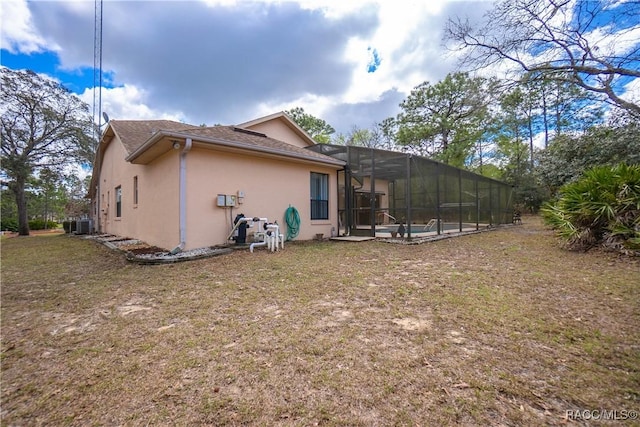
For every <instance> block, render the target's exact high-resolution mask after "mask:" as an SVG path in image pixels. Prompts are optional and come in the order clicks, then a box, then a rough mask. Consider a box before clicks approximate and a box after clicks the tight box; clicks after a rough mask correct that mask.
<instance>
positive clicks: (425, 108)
mask: <svg viewBox="0 0 640 427" xmlns="http://www.w3.org/2000/svg"><path fill="white" fill-rule="evenodd" d="M490 85H491V82H490V81H489V80H487V79H484V78H481V77H474V78H472V77H469V75H468V74H466V73H454V74H448V75H447V76H446V77H445V78H444V80H441V81H440V82H438V83H436V84H434V85H432V84H430V83H429V82H424V83H421V84H420V85H418V86H417V87H415V88H414V89H413V90H412V91H411V94H410V95H409V96H408V97H407V99H405V100H404V101H402V103H401V104H400V108H401V109H402V112H401V113H400V114H398V116H397V117H396V119H395V121H385V122H384V123H383V126H384V129H385V131H386V132H388V131H389V129H392V128H393V127H396V129H397V130H396V141H397V143H398V144H399V145H403V146H406V147H410V148H413V149H416V150H417V151H418V152H419V153H420V154H423V155H425V154H426V155H428V156H431V157H433V158H436V159H438V160H441V161H443V162H445V163H448V164H451V165H454V166H463V165H464V163H465V160H466V158H467V156H468V154H469V152H470V150H471V148H472V147H473V145H474V144H475V143H476V142H477V141H478V140H479V139H480V138H481V137H482V134H483V133H484V129H483V122H484V120H485V119H486V116H487V105H488V103H489V101H488V97H487V93H489V86H490Z"/></svg>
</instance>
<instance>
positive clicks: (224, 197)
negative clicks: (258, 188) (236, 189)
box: [216, 194, 237, 208]
mask: <svg viewBox="0 0 640 427" xmlns="http://www.w3.org/2000/svg"><path fill="white" fill-rule="evenodd" d="M236 203H237V198H236V196H235V194H218V196H217V197H216V206H219V207H221V208H226V207H234V206H236Z"/></svg>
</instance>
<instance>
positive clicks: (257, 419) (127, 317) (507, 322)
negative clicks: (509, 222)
mask: <svg viewBox="0 0 640 427" xmlns="http://www.w3.org/2000/svg"><path fill="white" fill-rule="evenodd" d="M523 222H524V224H523V225H521V226H513V227H505V228H502V229H498V230H495V231H491V232H485V233H480V234H474V235H468V236H464V237H458V238H454V239H448V240H442V241H438V242H432V243H426V244H422V245H412V246H408V245H395V244H389V243H384V242H364V243H348V242H305V243H295V244H288V245H287V246H286V248H285V250H284V251H281V252H278V253H269V252H267V251H265V250H259V249H258V250H256V251H255V253H253V254H251V253H249V251H248V250H247V251H235V252H234V253H232V254H229V255H222V256H219V257H214V258H208V259H201V260H197V261H190V262H184V263H177V264H168V265H155V266H146V265H138V264H131V263H128V262H127V261H126V260H125V259H124V257H123V255H122V254H119V253H115V252H113V251H110V250H109V249H107V248H106V247H104V246H101V245H99V244H97V243H95V242H93V241H89V240H84V239H80V238H76V237H68V236H65V235H53V236H51V235H50V236H34V237H21V238H12V239H3V240H2V265H1V269H2V271H1V279H2V288H1V292H2V293H1V309H2V315H1V321H2V324H1V332H2V334H1V335H2V346H1V351H2V353H1V354H2V359H1V360H2V378H1V388H2V390H1V391H2V393H1V398H2V399H1V420H2V425H7V426H8V425H131V426H137V425H147V424H148V425H203V424H206V425H260V426H262V425H283V426H289V425H300V426H309V425H329V426H332V425H333V426H338V425H339V426H342V425H349V426H376V425H380V426H383V425H384V426H387V425H422V426H435V425H566V423H567V422H568V425H582V423H584V420H582V421H580V420H578V421H574V420H573V419H571V418H573V416H572V415H571V413H569V414H570V416H569V418H570V419H566V418H567V411H577V410H603V409H604V410H607V411H617V412H616V413H615V414H614V415H616V416H618V417H619V418H629V419H626V420H622V421H616V422H614V424H612V425H633V424H634V423H637V422H638V421H634V420H632V419H630V418H632V416H633V414H635V412H633V411H636V410H640V260H638V259H637V258H636V259H632V258H624V257H618V256H616V255H613V254H609V253H603V252H598V251H595V252H588V253H575V252H568V251H564V250H562V249H560V248H559V245H558V242H557V241H556V239H555V238H554V236H553V234H552V233H551V232H549V231H548V230H545V229H544V228H543V227H542V226H541V224H540V221H539V220H538V218H536V217H525V218H524V219H523ZM262 249H263V248H262ZM623 411H627V412H623ZM595 415H596V416H598V413H595ZM609 415H611V414H609ZM630 415H631V416H630ZM587 416H589V414H587ZM600 416H601V415H600ZM602 424H605V425H606V424H607V423H601V424H599V425H602Z"/></svg>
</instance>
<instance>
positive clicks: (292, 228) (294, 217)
mask: <svg viewBox="0 0 640 427" xmlns="http://www.w3.org/2000/svg"><path fill="white" fill-rule="evenodd" d="M284 220H285V222H286V223H287V240H293V239H294V238H296V237H297V236H298V233H299V232H300V213H298V210H297V209H296V208H294V207H293V206H289V207H288V208H287V210H286V211H285V212H284Z"/></svg>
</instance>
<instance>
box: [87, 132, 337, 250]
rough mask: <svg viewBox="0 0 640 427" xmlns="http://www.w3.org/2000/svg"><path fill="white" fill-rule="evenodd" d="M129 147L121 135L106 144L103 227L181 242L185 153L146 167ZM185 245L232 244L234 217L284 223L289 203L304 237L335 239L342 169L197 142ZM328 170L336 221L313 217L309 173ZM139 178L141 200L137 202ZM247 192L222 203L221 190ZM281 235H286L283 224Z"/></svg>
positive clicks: (167, 244) (169, 244)
mask: <svg viewBox="0 0 640 427" xmlns="http://www.w3.org/2000/svg"><path fill="white" fill-rule="evenodd" d="M125 157H126V153H125V150H124V148H123V147H122V144H121V143H120V141H119V140H118V139H117V138H115V139H114V140H113V141H111V143H110V144H109V146H108V147H107V149H106V150H105V155H104V160H103V167H102V169H101V174H100V181H99V182H100V189H99V193H98V194H99V197H100V204H101V210H102V212H103V213H102V214H101V230H100V231H101V232H103V233H109V234H114V235H117V236H122V237H129V238H136V239H141V240H143V241H145V242H146V243H148V244H151V245H155V246H158V247H161V248H164V249H172V248H174V247H176V246H178V244H179V243H180V205H179V188H180V185H179V184H180V183H179V175H180V151H177V150H171V151H169V152H167V153H166V154H164V155H163V156H161V157H159V158H157V159H155V160H154V161H152V162H151V163H149V164H147V165H134V164H131V163H128V162H125V161H124V158H125ZM185 164H186V177H187V178H186V179H187V181H186V188H187V190H186V200H187V208H186V215H187V216H186V220H187V221H186V242H185V243H186V244H185V248H184V249H185V250H189V249H194V248H200V247H206V246H212V245H218V244H224V243H227V236H228V234H229V231H230V230H231V228H232V222H233V219H234V218H235V215H236V214H238V213H244V214H245V216H250V217H255V216H258V217H266V218H268V219H269V220H270V222H273V221H277V222H278V224H280V225H282V226H283V227H284V226H285V220H284V213H285V210H286V209H287V208H288V207H289V206H294V207H295V208H296V209H298V211H299V213H300V218H301V227H300V234H299V236H298V237H297V238H296V239H297V240H309V239H313V238H314V237H315V235H316V234H317V233H322V234H324V235H325V237H329V236H330V235H331V232H332V228H333V229H334V230H337V229H338V220H337V206H336V203H337V171H336V169H335V168H332V167H327V166H324V165H312V164H308V163H299V162H291V161H286V160H277V159H269V158H264V157H256V156H253V155H251V154H247V153H242V154H238V153H230V152H224V151H217V150H211V149H204V148H199V147H194V148H193V149H192V150H191V151H190V152H188V153H187V155H186V163H185ZM311 172H318V173H326V174H328V175H329V219H328V220H314V221H311V219H310V217H311V208H310V196H311V195H310V173H311ZM134 176H137V177H138V204H137V205H134V204H133V199H134V198H133V182H134ZM117 186H121V188H122V213H121V217H120V218H117V217H116V202H115V189H116V187H117ZM238 191H243V192H244V195H245V197H244V199H243V203H242V204H238V205H237V207H235V208H233V209H231V208H222V207H218V206H216V198H217V195H218V194H228V195H235V196H237V195H238ZM282 234H286V232H285V230H284V229H283V231H282Z"/></svg>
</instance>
